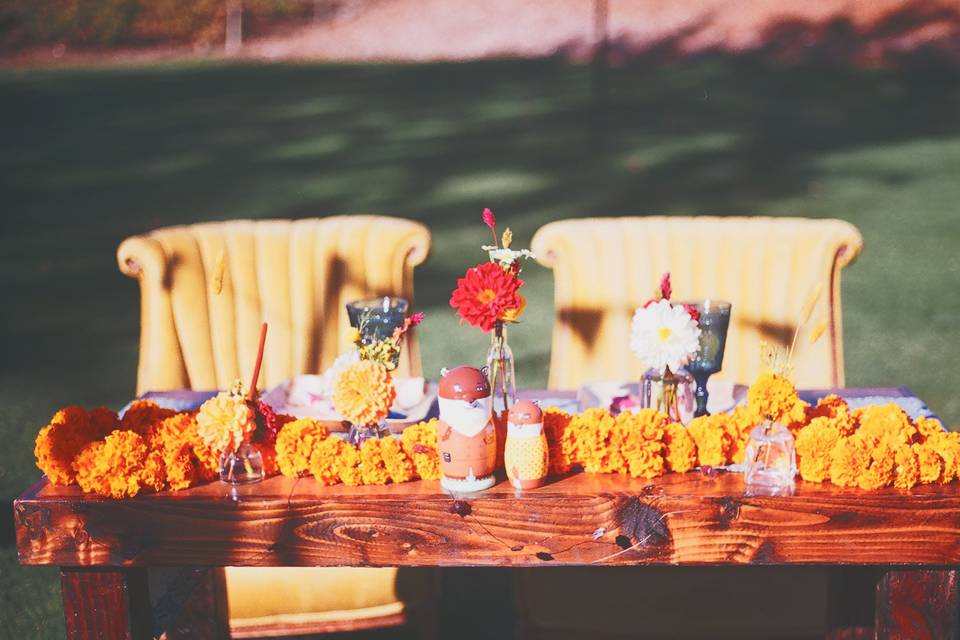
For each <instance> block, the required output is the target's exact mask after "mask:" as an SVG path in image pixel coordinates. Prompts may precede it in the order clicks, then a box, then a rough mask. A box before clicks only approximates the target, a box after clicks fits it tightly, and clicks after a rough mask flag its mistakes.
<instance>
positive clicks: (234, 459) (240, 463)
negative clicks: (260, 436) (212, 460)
mask: <svg viewBox="0 0 960 640" xmlns="http://www.w3.org/2000/svg"><path fill="white" fill-rule="evenodd" d="M263 478H264V471H263V456H262V455H261V454H260V450H259V449H258V448H257V446H256V445H255V444H253V443H250V442H244V443H243V444H241V445H240V446H239V447H237V449H236V450H235V451H229V450H228V451H225V452H224V453H223V455H222V456H220V480H222V481H223V482H226V483H229V484H248V483H251V482H260V481H261V480H263Z"/></svg>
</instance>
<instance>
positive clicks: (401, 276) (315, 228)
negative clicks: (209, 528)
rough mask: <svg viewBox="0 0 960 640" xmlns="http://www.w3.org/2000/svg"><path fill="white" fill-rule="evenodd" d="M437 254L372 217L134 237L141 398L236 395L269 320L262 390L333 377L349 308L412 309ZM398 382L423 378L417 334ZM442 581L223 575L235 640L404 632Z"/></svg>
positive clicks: (415, 233)
mask: <svg viewBox="0 0 960 640" xmlns="http://www.w3.org/2000/svg"><path fill="white" fill-rule="evenodd" d="M429 250H430V232H429V231H428V230H427V229H426V227H424V226H423V225H421V224H418V223H416V222H411V221H407V220H401V219H397V218H388V217H382V216H361V215H356V216H335V217H329V218H321V219H307V220H295V221H291V220H269V221H256V222H255V221H232V222H222V223H210V224H197V225H192V226H181V227H171V228H166V229H159V230H156V231H152V232H150V233H148V234H145V235H141V236H135V237H132V238H128V239H127V240H125V241H124V242H123V243H122V244H121V245H120V248H119V249H118V251H117V259H118V262H119V264H120V270H121V271H123V273H125V274H127V275H129V276H131V277H134V278H136V279H137V280H138V281H139V283H140V292H141V333H140V363H139V368H138V372H137V391H138V393H141V392H144V391H164V390H169V389H204V390H206V389H218V388H219V389H223V388H227V387H229V386H230V385H231V384H232V383H233V382H234V380H236V379H237V378H240V377H246V376H247V375H249V372H250V371H251V369H252V367H253V361H254V358H255V357H256V349H257V342H258V337H259V331H260V324H261V322H262V321H267V322H268V323H269V325H270V334H269V339H268V345H267V346H268V348H267V350H266V353H265V356H264V362H263V368H262V371H261V375H260V382H261V385H262V386H265V387H272V386H274V385H276V384H278V383H280V382H281V381H283V380H285V379H287V378H289V377H291V376H293V375H295V374H299V373H316V372H319V371H322V370H323V369H324V368H326V367H327V366H328V365H329V364H331V363H332V361H333V360H334V359H335V358H336V356H337V355H338V354H339V353H340V351H341V350H342V349H345V348H346V347H348V345H349V340H348V338H347V336H346V328H347V327H348V326H349V324H348V320H347V316H346V310H345V306H344V305H345V304H346V303H347V302H349V301H351V300H354V299H357V298H362V297H367V296H373V295H388V294H392V295H402V296H403V297H405V298H407V299H408V300H410V301H411V303H412V301H413V269H414V267H415V266H417V265H419V264H420V263H422V262H423V261H424V260H425V259H426V257H427V254H428V253H429ZM218 264H222V265H223V267H222V270H221V268H220V267H219V266H218ZM218 273H222V278H221V279H220V285H219V287H218V288H219V293H216V292H215V291H214V288H215V287H216V286H217V285H215V283H214V282H215V281H216V280H217V279H218V278H217V276H216V274H218ZM400 371H401V375H403V374H412V375H419V374H420V354H419V351H418V347H417V341H416V337H415V335H413V334H411V335H410V337H409V338H408V339H407V343H406V344H405V345H404V349H403V355H402V361H401V364H400ZM432 580H433V576H432V575H430V574H429V573H424V572H416V571H403V572H398V571H397V570H396V569H349V568H335V569H312V568H307V569H294V568H264V569H261V568H228V569H226V570H225V575H224V582H225V585H226V600H227V605H228V608H229V617H230V628H231V633H232V635H233V636H234V637H262V636H275V635H295V634H305V633H319V632H326V631H341V630H349V629H358V628H371V627H376V626H387V625H393V624H399V623H401V622H403V621H405V620H407V619H410V618H411V617H412V616H415V615H418V612H419V611H421V610H422V609H423V608H424V606H425V605H428V604H429V602H428V599H429V597H430V592H431V587H432V584H433V583H432ZM419 619H423V618H422V617H421V618H419Z"/></svg>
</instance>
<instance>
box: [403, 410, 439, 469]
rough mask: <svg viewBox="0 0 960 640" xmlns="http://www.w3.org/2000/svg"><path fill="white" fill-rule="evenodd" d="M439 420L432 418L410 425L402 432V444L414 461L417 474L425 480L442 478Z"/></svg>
mask: <svg viewBox="0 0 960 640" xmlns="http://www.w3.org/2000/svg"><path fill="white" fill-rule="evenodd" d="M439 422H440V421H439V420H437V419H436V418H432V419H430V420H429V421H427V422H420V423H417V424H415V425H412V426H409V427H407V428H406V429H404V430H403V433H402V434H400V444H401V446H403V450H404V451H405V452H406V454H407V456H409V458H410V459H411V460H412V461H413V466H414V468H415V469H416V472H417V475H418V476H419V477H421V478H423V479H424V480H439V479H440V454H439V453H438V452H437V428H438V425H439Z"/></svg>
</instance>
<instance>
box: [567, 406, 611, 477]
mask: <svg viewBox="0 0 960 640" xmlns="http://www.w3.org/2000/svg"><path fill="white" fill-rule="evenodd" d="M615 425H616V421H615V420H614V418H613V416H611V415H610V413H609V412H608V411H607V410H606V409H601V408H593V409H587V410H586V411H584V412H583V413H581V414H579V415H576V416H574V417H573V419H572V420H571V421H570V425H569V427H568V428H567V431H566V433H565V434H564V445H563V448H564V454H565V455H569V456H571V459H573V460H575V461H576V462H577V463H578V464H580V465H581V466H583V470H584V471H586V472H587V473H609V472H610V471H611V466H612V465H611V462H612V461H611V453H612V447H611V446H610V436H611V434H612V433H613V430H614V427H615ZM613 455H614V456H615V457H616V458H618V460H614V461H613V462H614V465H616V463H617V462H619V463H620V466H622V459H620V453H619V447H618V449H617V452H616V453H615V454H613Z"/></svg>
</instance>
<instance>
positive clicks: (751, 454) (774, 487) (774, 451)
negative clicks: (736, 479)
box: [743, 420, 797, 495]
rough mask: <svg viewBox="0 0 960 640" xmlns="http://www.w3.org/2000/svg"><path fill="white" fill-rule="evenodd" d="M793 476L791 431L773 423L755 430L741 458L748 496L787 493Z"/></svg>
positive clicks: (794, 459) (765, 424) (793, 479)
mask: <svg viewBox="0 0 960 640" xmlns="http://www.w3.org/2000/svg"><path fill="white" fill-rule="evenodd" d="M796 475H797V455H796V450H795V448H794V441H793V434H791V433H790V430H789V429H787V428H786V427H785V426H783V425H782V424H780V423H779V422H773V421H772V420H765V421H764V422H762V423H761V424H759V425H757V426H756V427H754V428H753V431H751V432H750V440H749V441H748V442H747V449H746V453H745V454H744V457H743V478H744V482H745V483H746V485H747V490H748V491H749V492H750V493H751V494H757V493H761V494H768V495H782V494H789V493H791V492H792V491H793V488H794V484H795V478H796Z"/></svg>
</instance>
